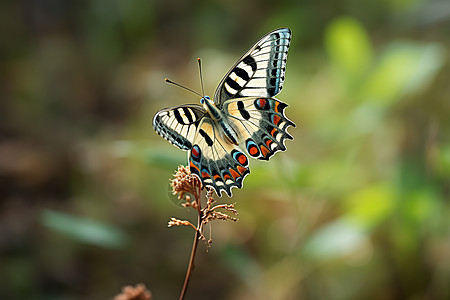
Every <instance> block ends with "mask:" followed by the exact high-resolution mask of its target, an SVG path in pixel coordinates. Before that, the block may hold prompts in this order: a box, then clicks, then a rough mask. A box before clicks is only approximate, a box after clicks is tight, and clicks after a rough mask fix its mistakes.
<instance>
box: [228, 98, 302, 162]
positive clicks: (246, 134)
mask: <svg viewBox="0 0 450 300" xmlns="http://www.w3.org/2000/svg"><path fill="white" fill-rule="evenodd" d="M286 107H287V104H285V103H283V102H281V101H280V100H277V99H275V98H255V97H248V98H238V99H233V100H229V101H226V102H225V103H224V105H223V109H224V111H226V113H227V115H228V118H229V121H230V123H232V124H234V128H236V130H237V132H238V134H239V135H240V137H241V138H242V147H243V148H244V147H245V149H246V150H247V153H248V154H249V155H250V156H251V157H253V158H258V159H261V160H269V158H270V157H272V155H274V154H275V153H276V152H278V151H285V150H286V147H285V145H284V143H285V140H287V139H288V140H292V139H293V138H292V136H291V135H290V134H289V133H288V132H287V128H288V127H289V126H293V127H295V124H294V123H293V122H292V121H290V120H289V119H288V118H287V117H286V116H285V114H284V109H285V108H286Z"/></svg>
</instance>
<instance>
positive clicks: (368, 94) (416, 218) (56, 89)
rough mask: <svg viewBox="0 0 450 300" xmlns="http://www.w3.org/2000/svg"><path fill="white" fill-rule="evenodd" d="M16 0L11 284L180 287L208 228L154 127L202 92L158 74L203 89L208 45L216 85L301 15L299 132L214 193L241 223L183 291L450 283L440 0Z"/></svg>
mask: <svg viewBox="0 0 450 300" xmlns="http://www.w3.org/2000/svg"><path fill="white" fill-rule="evenodd" d="M7 2H8V1H7ZM7 2H5V3H2V4H0V19H1V22H2V26H0V28H1V29H0V31H1V32H2V33H3V34H1V35H0V44H1V50H0V52H1V56H0V66H1V68H0V69H1V72H0V76H1V78H2V84H1V87H0V89H1V91H0V96H1V99H2V101H0V111H1V113H2V117H1V118H0V132H1V138H0V189H1V198H2V199H1V201H0V202H1V203H0V255H1V266H0V277H1V278H2V280H3V282H2V285H1V287H0V298H1V299H53V298H54V299H87V298H89V299H110V298H112V296H113V295H114V294H117V293H118V292H119V290H120V287H121V286H122V285H124V284H132V285H134V284H136V283H139V282H144V283H145V284H146V285H147V286H148V287H149V289H150V290H152V292H153V293H154V295H155V299H174V298H176V297H177V296H178V292H179V289H180V285H181V283H182V279H183V275H184V274H183V272H184V271H185V267H186V264H187V257H188V255H189V250H190V248H189V247H190V244H191V242H192V235H193V232H191V231H190V229H189V228H183V229H181V228H177V229H174V228H171V229H168V228H167V227H166V225H167V221H168V220H169V219H170V217H172V216H174V215H177V216H178V215H180V216H181V217H183V218H184V216H183V214H186V216H185V218H186V219H191V218H192V215H189V212H187V211H186V209H185V208H182V207H180V206H179V201H178V200H177V199H175V198H176V197H175V196H172V195H170V183H169V179H171V174H173V173H174V171H175V170H176V168H177V166H178V165H179V164H186V163H187V160H186V157H187V155H186V152H183V151H180V150H179V149H176V148H175V147H173V146H172V145H170V144H169V143H167V141H165V140H163V139H162V138H161V137H160V136H158V135H157V134H155V133H154V132H153V130H152V128H151V127H152V125H151V123H152V117H153V115H154V114H155V113H156V111H158V110H159V109H161V108H164V107H168V106H173V105H178V104H183V103H198V100H199V99H198V98H197V97H195V96H193V95H192V94H189V93H186V91H184V90H181V89H177V88H174V87H172V86H168V85H166V84H165V83H164V81H163V80H164V78H165V77H169V78H171V79H173V80H175V81H177V82H179V83H182V84H185V85H186V86H188V87H190V88H193V89H194V90H199V81H198V73H197V65H196V58H197V57H198V56H201V57H202V59H203V66H204V70H203V73H204V82H205V91H206V93H207V94H209V95H210V96H211V95H212V94H213V92H214V88H215V87H216V84H217V83H218V80H220V77H221V75H223V74H225V72H226V71H227V70H228V68H229V67H230V66H231V65H232V64H233V63H234V62H235V60H236V59H237V58H238V57H240V55H242V54H243V52H244V51H245V49H247V48H248V47H249V46H250V45H251V44H252V43H253V42H254V41H256V39H257V38H258V37H259V36H260V35H262V34H264V33H266V32H268V31H270V30H273V29H274V28H275V27H290V28H291V29H292V30H293V40H292V44H291V49H290V53H289V58H288V63H287V72H286V80H285V85H284V89H283V91H282V93H281V94H280V95H278V96H277V97H278V98H279V99H281V100H283V101H285V102H286V103H288V104H289V107H288V108H287V109H286V114H287V116H288V117H289V119H291V120H292V121H294V122H295V123H296V124H297V128H290V129H289V132H290V133H291V134H292V135H293V136H294V138H295V140H294V141H288V142H287V143H286V147H287V151H286V152H283V153H278V154H276V155H275V156H274V157H273V158H271V160H270V161H269V162H264V161H254V160H252V161H250V170H251V173H250V175H249V176H248V177H247V178H246V179H245V182H244V187H243V188H242V189H239V190H237V189H234V190H233V194H234V196H233V198H232V199H229V198H228V197H226V196H222V198H218V197H217V198H216V199H217V201H218V202H225V203H231V202H236V209H237V210H238V211H239V219H240V221H239V222H236V223H233V224H231V223H227V224H221V225H215V224H213V225H212V239H213V241H214V243H213V244H212V246H211V248H208V252H207V253H205V251H203V250H204V249H205V248H204V247H203V248H202V243H200V246H199V252H198V261H197V262H196V268H195V272H194V274H193V277H192V279H191V284H192V286H191V287H190V290H189V292H188V298H192V299H212V298H214V299H219V300H220V299H237V300H239V299H280V300H281V299H283V300H284V299H386V298H390V299H422V298H433V299H449V298H450V287H449V285H448V282H449V279H450V264H449V263H448V262H450V247H449V244H450V242H449V241H450V240H449V236H450V205H449V199H450V198H449V190H450V185H449V182H450V118H449V115H450V101H449V95H450V89H449V87H450V85H449V84H448V83H449V82H450V75H449V74H450V72H449V70H450V67H449V61H450V59H449V51H448V49H449V46H450V35H449V32H448V28H449V26H448V25H449V22H448V17H446V16H447V15H446V14H445V12H446V11H448V5H447V4H445V3H444V1H437V2H436V1H434V2H433V1H432V2H430V1H406V0H389V1H383V2H380V1H333V2H330V1H310V2H308V3H306V2H305V1H303V2H302V1H279V2H274V1H263V2H252V1H233V0H231V1H221V2H216V3H213V2H205V1H190V2H189V1H188V2H183V1H178V2H177V1H146V0H132V1H126V0H120V1H113V2H109V1H105V0H96V1H88V2H83V1H81V2H76V1H75V2H74V1H69V2H68V1H31V2H29V1H28V2H26V3H25V2H24V3H22V2H17V3H16V2H14V4H12V3H13V2H11V1H10V2H11V3H7ZM69 212H70V213H69ZM99 220H102V221H99ZM208 235H209V232H208V231H207V232H205V236H206V237H207V238H208ZM205 260H207V262H205ZM218 291H220V292H218Z"/></svg>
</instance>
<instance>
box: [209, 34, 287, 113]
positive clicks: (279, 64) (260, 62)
mask: <svg viewBox="0 0 450 300" xmlns="http://www.w3.org/2000/svg"><path fill="white" fill-rule="evenodd" d="M290 42H291V30H290V29H289V28H280V29H277V30H274V31H272V32H270V33H268V34H266V35H265V36H263V37H262V38H261V39H260V40H259V41H258V42H256V44H255V45H253V47H251V48H250V50H248V51H247V53H245V54H244V55H243V56H242V57H241V58H240V59H239V60H238V61H237V62H236V64H235V65H234V66H233V67H232V68H231V69H230V71H228V73H227V74H226V75H225V77H224V78H223V79H222V81H221V82H220V83H219V85H218V87H217V89H216V92H215V94H214V101H215V103H216V105H218V106H219V107H221V105H222V104H223V103H224V102H225V101H226V100H229V99H233V98H238V97H269V98H270V97H273V96H275V95H277V94H278V93H280V91H281V89H282V88H283V83H284V75H285V70H286V59H287V53H288V49H289V44H290Z"/></svg>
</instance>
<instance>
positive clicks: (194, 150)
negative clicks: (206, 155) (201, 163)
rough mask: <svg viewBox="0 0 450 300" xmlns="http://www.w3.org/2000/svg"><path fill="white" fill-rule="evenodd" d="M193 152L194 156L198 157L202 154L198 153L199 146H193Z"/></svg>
mask: <svg viewBox="0 0 450 300" xmlns="http://www.w3.org/2000/svg"><path fill="white" fill-rule="evenodd" d="M191 153H192V155H193V156H194V157H198V155H199V154H200V153H198V149H197V147H193V148H192V150H191Z"/></svg>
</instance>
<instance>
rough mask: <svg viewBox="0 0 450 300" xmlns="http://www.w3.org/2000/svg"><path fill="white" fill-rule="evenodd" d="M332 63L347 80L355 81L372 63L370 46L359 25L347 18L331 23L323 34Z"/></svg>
mask: <svg viewBox="0 0 450 300" xmlns="http://www.w3.org/2000/svg"><path fill="white" fill-rule="evenodd" d="M325 46H326V50H327V51H328V54H329V56H330V59H331V61H332V63H333V64H334V65H335V66H336V67H337V68H338V69H339V70H340V71H341V72H343V73H344V74H343V75H344V76H346V77H348V78H349V79H357V78H358V76H361V75H362V74H364V73H365V72H366V70H367V69H368V67H369V66H370V65H371V63H372V46H371V43H370V40H369V37H368V36H367V33H366V31H365V29H364V28H363V26H362V25H361V23H359V22H358V21H357V20H355V19H353V18H349V17H343V18H338V19H337V20H335V21H333V22H332V23H331V24H330V25H329V26H328V29H327V31H326V33H325Z"/></svg>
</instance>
